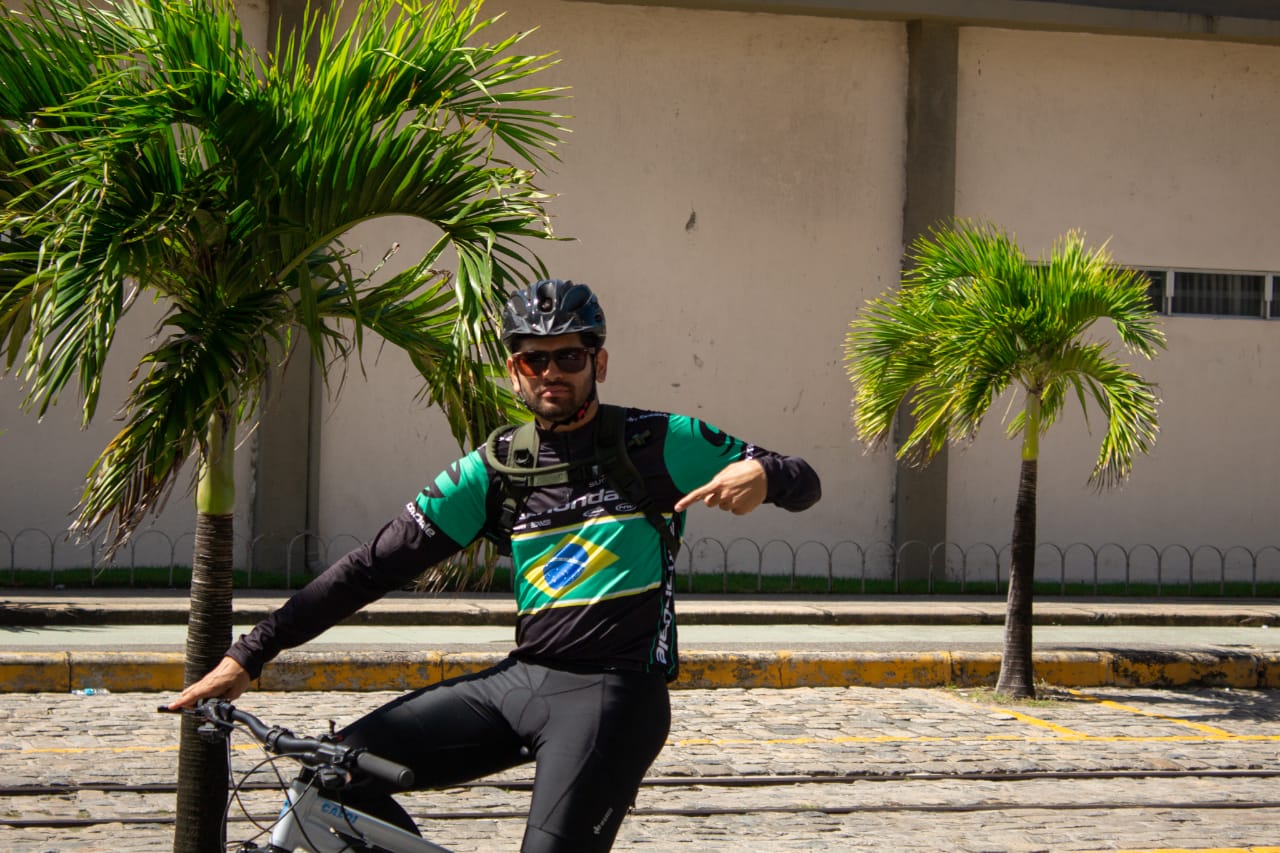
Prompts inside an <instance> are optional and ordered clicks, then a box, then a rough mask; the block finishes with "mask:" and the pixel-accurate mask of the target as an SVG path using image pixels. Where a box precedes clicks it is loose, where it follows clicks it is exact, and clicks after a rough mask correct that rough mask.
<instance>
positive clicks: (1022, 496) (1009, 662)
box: [996, 458, 1039, 698]
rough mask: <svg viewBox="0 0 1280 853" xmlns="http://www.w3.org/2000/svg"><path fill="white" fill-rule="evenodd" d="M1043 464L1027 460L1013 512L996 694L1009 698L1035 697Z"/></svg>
mask: <svg viewBox="0 0 1280 853" xmlns="http://www.w3.org/2000/svg"><path fill="white" fill-rule="evenodd" d="M1038 468H1039V462H1038V461H1037V460H1036V459H1025V458H1024V459H1023V460H1022V471H1021V476H1020V478H1019V481H1018V501H1017V504H1016V505H1015V506H1014V511H1013V547H1012V551H1013V559H1012V562H1011V565H1010V568H1009V599H1008V602H1007V605H1006V608H1005V618H1004V654H1003V656H1002V657H1001V659H1000V678H999V680H998V681H997V682H996V692H997V693H1001V694H1004V695H1007V696H1017V697H1023V698H1029V697H1032V696H1035V693H1036V688H1035V674H1034V671H1033V666H1032V662H1031V601H1032V598H1033V592H1034V587H1033V584H1034V582H1035V570H1036V480H1037V476H1038Z"/></svg>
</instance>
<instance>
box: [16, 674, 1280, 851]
mask: <svg viewBox="0 0 1280 853" xmlns="http://www.w3.org/2000/svg"><path fill="white" fill-rule="evenodd" d="M393 695H395V694H390V693H287V694H286V693H250V694H248V695H247V696H246V697H244V698H243V699H242V702H241V704H242V707H244V708H246V710H249V711H252V712H254V713H256V714H258V715H260V716H262V717H264V718H265V719H267V720H268V721H269V722H273V723H279V724H283V725H287V726H289V727H291V728H293V729H294V730H295V731H297V732H298V733H300V734H316V733H319V732H322V731H323V730H325V729H326V728H327V725H328V722H327V721H328V720H330V719H332V720H334V721H335V722H336V723H337V724H338V725H343V724H344V723H346V722H348V721H350V720H352V719H354V718H355V717H357V716H359V715H360V714H362V713H364V712H365V711H367V710H369V709H371V708H373V707H375V706H376V705H378V704H380V703H381V702H383V701H385V700H386V699H388V698H389V697H391V696H393ZM672 696H673V703H674V723H673V728H672V733H671V737H670V740H669V742H668V745H667V747H666V749H665V750H664V751H663V753H662V754H661V755H660V756H659V758H658V760H657V762H656V763H655V764H654V766H653V768H652V769H651V771H650V780H649V784H646V786H645V787H644V788H643V789H642V791H641V793H640V797H639V799H638V802H637V804H636V809H635V812H634V814H633V815H632V816H631V817H630V818H629V819H628V821H627V822H626V823H624V825H623V828H622V832H621V834H620V836H619V840H618V843H617V845H616V847H615V849H617V850H655V851H658V850H664V851H665V850H682V851H683V850H688V851H740V850H752V849H758V850H770V851H773V850H817V849H821V850H886V849H912V850H956V851H996V850H1009V851H1032V850H1045V851H1050V850H1052V851H1062V850H1116V849H1137V850H1150V849H1158V848H1184V849H1205V848H1227V849H1258V848H1264V847H1267V846H1268V845H1277V844H1280V695H1277V694H1276V692H1275V691H1242V690H1227V689H1203V690H1178V691H1172V690H1136V689H1099V690H1093V691H1089V692H1068V691H1063V690H1054V691H1052V692H1051V693H1049V694H1047V696H1046V698H1045V699H1042V700H1040V701H1037V702H1034V703H1021V704H1017V705H996V704H992V703H991V702H990V698H989V696H987V695H986V694H982V693H975V692H973V691H959V690H947V689H918V688H908V689H878V688H804V689H793V690H741V689H720V690H707V691H702V690H679V691H674V692H673V694H672ZM162 698H164V697H163V695H162V694H147V693H128V694H109V695H97V696H75V695H60V694H57V695H55V694H48V693H43V694H26V695H22V694H0V750H2V751H3V754H4V755H5V757H6V758H5V768H6V770H7V771H8V772H7V773H6V786H7V787H6V788H5V789H4V793H5V796H4V798H3V800H2V801H0V819H3V821H5V823H4V824H0V848H3V849H4V850H8V851H34V852H35V853H44V851H59V853H71V851H112V853H130V852H131V851H141V850H155V849H166V848H167V847H168V846H169V844H170V842H171V837H172V826H171V824H169V823H167V822H164V821H167V820H168V819H171V817H172V808H173V794H172V792H171V790H168V789H162V790H160V791H158V792H138V791H126V790H105V789H109V788H112V787H114V786H138V785H165V784H167V783H172V781H173V779H174V776H175V772H176V770H175V768H176V764H177V749H176V742H177V729H178V720H177V718H176V717H173V716H169V715H161V714H157V713H155V712H154V708H155V706H156V705H157V704H158V702H159V701H160V700H161V699H162ZM236 744H237V749H236V750H235V753H234V755H235V759H234V760H235V764H236V766H237V767H238V768H240V769H244V768H246V767H248V766H249V765H250V764H252V763H255V762H256V760H257V757H258V752H257V748H256V746H253V747H250V745H249V742H248V739H247V738H240V739H239V740H237V742H236ZM530 778H531V771H530V769H527V768H522V769H520V770H517V771H512V772H511V773H509V774H506V775H504V776H502V777H496V778H491V779H490V780H486V781H488V782H491V783H495V782H496V783H503V784H504V785H507V786H508V787H498V786H497V785H496V784H482V785H476V786H471V787H464V788H457V789H450V790H446V791H435V792H426V793H418V794H413V795H408V796H406V797H405V798H404V802H405V803H406V805H407V806H408V808H409V811H410V812H411V813H412V814H414V816H415V817H416V818H418V820H419V823H420V825H421V826H422V827H423V828H424V831H425V834H426V835H427V836H428V837H429V838H431V839H432V840H434V841H436V842H437V843H441V844H443V845H445V846H447V847H449V848H450V849H453V850H457V851H486V853H487V851H500V850H516V849H518V847H519V839H520V836H521V833H522V831H523V815H522V811H523V809H524V807H525V803H526V800H527V796H528V793H527V787H526V786H524V785H523V784H521V783H527V781H528V780H529V779H530ZM86 785H89V786H91V787H83V786H86ZM34 786H45V787H46V788H48V787H49V786H67V790H64V791H54V792H49V791H46V792H44V793H30V792H28V791H32V790H35V788H34ZM24 787H26V788H28V791H23V788H24ZM279 801H280V796H279V794H278V793H275V792H272V791H255V792H251V794H250V795H249V796H247V797H246V800H245V803H246V805H247V806H248V808H249V811H250V812H251V813H253V814H254V815H255V816H258V817H260V818H265V817H268V816H271V815H274V814H275V812H276V811H277V810H278V805H279ZM233 816H235V817H236V819H235V820H234V821H233V823H232V825H231V830H230V833H229V836H230V837H231V838H233V839H236V840H240V839H243V838H248V837H250V836H252V835H253V834H254V832H255V831H256V830H255V829H254V828H253V826H252V825H251V824H250V823H249V822H248V821H247V820H244V819H243V818H242V816H240V815H238V809H236V808H234V807H233ZM71 820H79V821H84V822H85V824H86V825H83V826H71V825H67V823H68V822H69V821H71ZM95 821H114V822H102V823H96V822H95ZM59 824H60V825H59Z"/></svg>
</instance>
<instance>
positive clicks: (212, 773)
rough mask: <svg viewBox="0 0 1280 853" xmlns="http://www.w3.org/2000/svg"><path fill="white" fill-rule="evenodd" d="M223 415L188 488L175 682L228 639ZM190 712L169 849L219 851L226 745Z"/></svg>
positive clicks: (203, 665)
mask: <svg viewBox="0 0 1280 853" xmlns="http://www.w3.org/2000/svg"><path fill="white" fill-rule="evenodd" d="M226 427H227V420H226V419H223V418H215V419H214V421H213V423H211V424H210V427H209V444H208V447H209V456H208V459H207V460H206V461H205V464H204V465H203V466H202V467H201V471H200V479H199V483H198V485H197V488H196V510H197V512H196V541H195V555H194V557H193V559H192V564H191V610H190V616H189V617H188V621H187V647H186V656H185V660H184V665H183V675H182V678H183V683H184V684H192V683H194V682H196V681H198V680H199V679H200V678H202V677H203V676H204V674H205V673H207V672H208V671H209V670H211V669H213V668H214V666H216V665H217V664H218V661H220V660H221V659H222V656H223V654H224V653H225V652H226V650H227V647H228V646H230V645H231V616H232V608H231V596H232V575H231V572H232V554H233V544H234V539H233V531H234V527H233V523H232V522H233V518H234V516H233V514H232V509H233V508H234V505H235V475H234V471H235V468H234V466H233V461H234V456H233V447H234V445H233V441H234V436H233V435H230V434H229V433H230V432H233V430H228V429H227V428H226ZM196 729H197V724H196V721H195V719H194V718H192V717H183V718H182V737H181V741H180V744H179V751H178V801H177V814H176V823H175V825H174V834H173V849H174V853H221V852H222V851H224V850H225V847H226V844H225V838H224V835H225V830H224V827H223V825H222V813H223V809H224V807H225V806H226V802H227V766H228V765H227V745H226V743H225V741H222V740H218V741H217V742H216V743H205V742H204V741H202V740H201V739H200V736H199V735H198V734H197V732H196Z"/></svg>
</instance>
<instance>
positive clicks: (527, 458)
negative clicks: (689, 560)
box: [485, 404, 680, 560]
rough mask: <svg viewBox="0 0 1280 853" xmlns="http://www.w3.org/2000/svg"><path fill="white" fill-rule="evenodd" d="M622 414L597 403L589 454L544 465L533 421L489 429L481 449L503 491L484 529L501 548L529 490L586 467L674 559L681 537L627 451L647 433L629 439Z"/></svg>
mask: <svg viewBox="0 0 1280 853" xmlns="http://www.w3.org/2000/svg"><path fill="white" fill-rule="evenodd" d="M626 414H627V413H626V409H624V408H622V407H621V406H611V405H604V404H601V406H600V410H599V412H598V414H597V417H598V418H599V423H598V424H597V426H596V442H595V451H594V453H593V458H592V459H590V460H583V461H577V462H560V463H557V464H555V465H544V466H542V467H538V449H539V442H538V430H537V428H536V427H535V426H534V424H533V423H532V422H528V423H523V424H519V425H512V424H507V425H506V426H501V427H498V428H497V429H496V430H494V431H493V432H492V433H490V434H489V438H488V439H487V440H486V441H485V455H486V457H487V459H488V462H489V465H490V466H491V467H492V468H493V470H494V471H495V472H497V474H498V478H499V482H501V484H502V488H503V494H502V508H501V511H500V513H499V516H498V525H497V528H496V529H495V530H491V531H488V532H486V533H485V536H486V537H487V538H488V539H489V540H490V541H492V542H494V543H495V544H496V545H497V546H498V548H499V550H500V551H501V552H502V553H504V554H507V555H509V554H510V553H511V531H512V529H513V528H514V527H515V523H516V520H517V519H518V518H519V517H520V512H521V510H523V509H524V505H525V501H527V500H528V499H529V495H530V494H531V493H532V492H533V490H534V489H539V488H544V487H547V486H562V485H564V484H566V483H569V482H570V481H571V480H573V479H575V478H576V477H577V476H578V475H579V473H580V472H582V471H584V470H590V471H591V472H592V473H593V474H594V475H595V476H600V475H601V474H603V475H604V477H605V478H606V479H607V480H608V482H609V485H610V486H612V487H613V489H614V491H616V492H617V493H618V494H619V495H620V496H621V497H623V498H624V499H626V500H627V502H629V503H631V504H634V505H635V507H636V509H638V510H640V512H641V513H643V514H644V517H645V518H646V519H647V520H648V521H649V524H651V525H652V526H653V528H654V529H655V530H656V531H657V532H658V536H659V537H661V539H662V542H663V544H664V545H665V546H666V549H667V554H668V555H669V557H670V559H672V560H674V559H675V556H676V554H677V553H678V552H679V550H680V538H679V536H677V535H676V533H675V531H674V530H673V529H672V525H671V524H668V523H667V520H666V519H665V518H663V517H662V513H660V512H659V511H658V509H657V507H655V506H654V505H653V499H652V497H650V495H649V491H648V489H646V488H645V484H644V478H643V477H641V476H640V472H639V471H637V470H636V466H635V463H634V462H632V461H631V456H630V453H629V449H630V448H631V447H640V446H642V445H643V444H644V443H645V442H647V441H648V440H649V437H650V433H649V432H648V431H646V432H643V433H640V434H638V435H636V436H633V437H632V439H631V441H630V442H628V441H627V438H626ZM507 435H510V436H511V440H510V444H509V445H508V447H507V453H506V458H505V459H504V458H503V454H501V453H500V452H499V450H498V445H499V443H500V442H501V440H502V439H503V438H504V437H505V436H507Z"/></svg>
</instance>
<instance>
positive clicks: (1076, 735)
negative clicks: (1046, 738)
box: [995, 708, 1089, 740]
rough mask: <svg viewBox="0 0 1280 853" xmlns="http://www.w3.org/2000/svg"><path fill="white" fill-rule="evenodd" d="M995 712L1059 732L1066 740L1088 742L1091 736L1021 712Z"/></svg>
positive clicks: (999, 709)
mask: <svg viewBox="0 0 1280 853" xmlns="http://www.w3.org/2000/svg"><path fill="white" fill-rule="evenodd" d="M995 710H996V711H997V712H999V713H1002V714H1008V715H1009V716H1011V717H1014V718H1015V719H1018V720H1021V721H1022V722H1024V723H1029V724H1031V725H1033V726H1037V727H1038V728H1042V729H1048V730H1049V731H1052V732H1057V733H1058V734H1060V735H1062V736H1063V737H1064V738H1067V739H1069V740H1086V739H1088V738H1089V735H1087V734H1085V733H1084V732H1078V731H1076V730H1075V729H1069V728H1067V727H1066V726H1060V725H1058V724H1057V723H1051V722H1049V721H1048V720H1042V719H1040V718H1039V717H1033V716H1031V715H1030V714H1023V713H1022V712H1020V711H1014V710H1011V709H1009V708H996V709H995Z"/></svg>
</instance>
